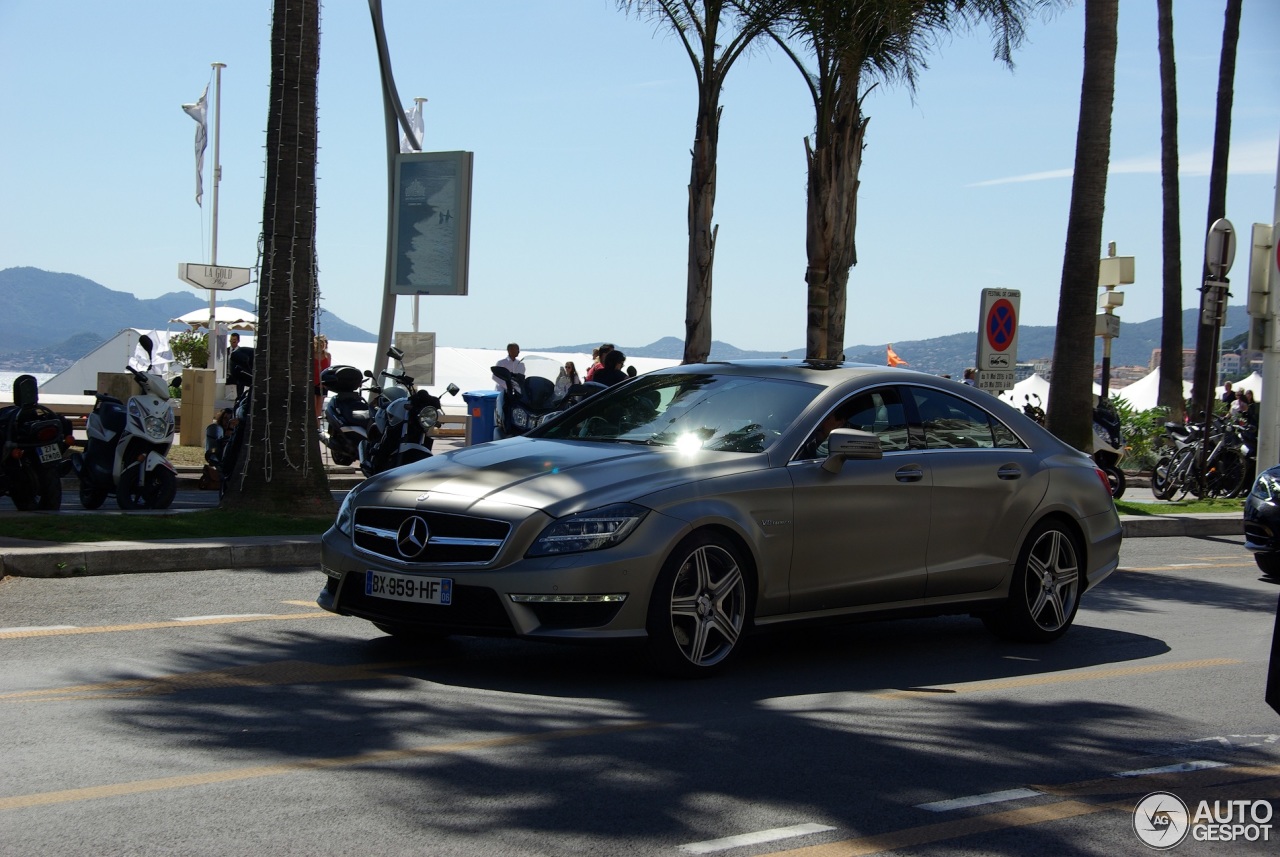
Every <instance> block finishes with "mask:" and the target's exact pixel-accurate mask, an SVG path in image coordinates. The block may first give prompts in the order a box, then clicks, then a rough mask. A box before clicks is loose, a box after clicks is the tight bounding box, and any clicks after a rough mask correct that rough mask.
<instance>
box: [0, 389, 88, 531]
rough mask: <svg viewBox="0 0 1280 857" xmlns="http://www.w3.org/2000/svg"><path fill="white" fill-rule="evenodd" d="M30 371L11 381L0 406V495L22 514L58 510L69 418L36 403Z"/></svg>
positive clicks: (67, 468) (69, 435) (66, 467)
mask: <svg viewBox="0 0 1280 857" xmlns="http://www.w3.org/2000/svg"><path fill="white" fill-rule="evenodd" d="M38 386H39V385H38V383H37V381H36V378H35V376H34V375H19V376H18V377H17V378H15V379H14V382H13V404H12V405H10V406H9V407H7V408H4V409H3V410H0V439H2V442H3V445H2V446H0V494H8V495H9V497H10V498H11V499H12V500H13V505H15V506H17V507H18V509H20V510H21V511H24V512H30V511H33V510H36V509H41V510H46V511H57V510H59V509H61V508H62V477H63V476H64V475H66V474H67V473H68V472H69V471H70V470H71V459H70V458H69V457H68V454H67V453H68V450H69V449H70V447H71V439H72V433H71V422H70V420H68V419H67V418H66V417H64V416H60V415H58V414H56V413H54V412H53V411H52V410H50V409H49V408H47V407H45V406H44V405H42V404H40V402H39V393H38Z"/></svg>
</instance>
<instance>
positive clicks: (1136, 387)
mask: <svg viewBox="0 0 1280 857" xmlns="http://www.w3.org/2000/svg"><path fill="white" fill-rule="evenodd" d="M1115 395H1116V396H1117V397H1119V398H1121V399H1124V400H1125V401H1126V402H1128V403H1129V406H1130V407H1132V408H1133V409H1134V410H1135V411H1149V410H1151V409H1152V408H1154V407H1156V406H1157V402H1156V400H1157V399H1158V398H1159V397H1160V369H1159V367H1157V368H1156V369H1154V370H1153V371H1152V372H1150V373H1149V374H1147V375H1146V376H1144V377H1143V378H1140V379H1138V380H1137V381H1134V382H1133V383H1132V384H1130V385H1129V386H1127V387H1121V388H1120V389H1119V390H1116V391H1115ZM1190 396H1191V382H1190V381H1183V382H1182V398H1183V400H1184V401H1185V400H1186V399H1187V398H1188V397H1190Z"/></svg>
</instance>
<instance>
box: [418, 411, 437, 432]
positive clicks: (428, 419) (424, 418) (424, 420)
mask: <svg viewBox="0 0 1280 857" xmlns="http://www.w3.org/2000/svg"><path fill="white" fill-rule="evenodd" d="M439 422H440V412H439V411H438V410H436V409H435V408H433V407H431V406H430V405H428V406H427V407H425V408H423V409H422V410H420V411H418V425H420V426H422V429H423V431H430V430H431V429H433V428H435V427H436V424H437V423H439Z"/></svg>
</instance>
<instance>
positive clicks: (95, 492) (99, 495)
mask: <svg viewBox="0 0 1280 857" xmlns="http://www.w3.org/2000/svg"><path fill="white" fill-rule="evenodd" d="M106 499H107V492H106V491H105V490H103V489H101V488H94V487H92V486H90V485H86V484H84V483H83V482H81V483H80V505H81V506H83V507H84V508H86V509H96V508H98V507H99V506H101V505H102V504H103V502H105V501H106Z"/></svg>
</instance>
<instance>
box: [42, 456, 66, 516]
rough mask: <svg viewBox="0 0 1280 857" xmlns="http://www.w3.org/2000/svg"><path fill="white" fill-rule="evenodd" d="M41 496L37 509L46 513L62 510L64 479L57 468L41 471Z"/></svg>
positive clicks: (47, 468) (44, 468)
mask: <svg viewBox="0 0 1280 857" xmlns="http://www.w3.org/2000/svg"><path fill="white" fill-rule="evenodd" d="M39 482H40V496H39V497H38V498H37V508H40V509H43V510H44V511H46V512H57V511H58V510H60V509H61V508H62V477H61V476H60V475H59V474H58V470H57V468H55V467H42V468H40V470H39Z"/></svg>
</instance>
